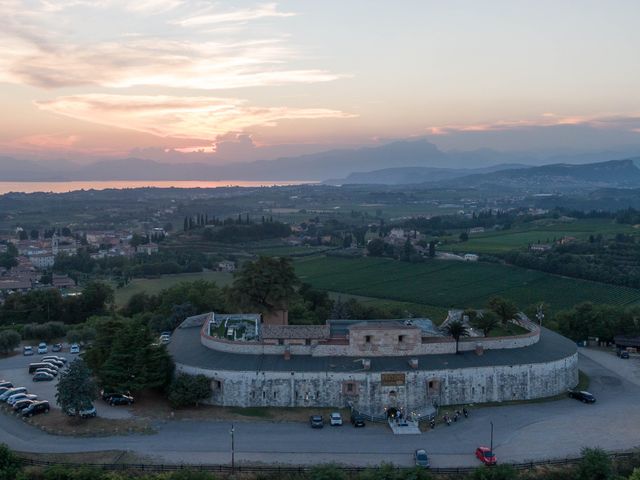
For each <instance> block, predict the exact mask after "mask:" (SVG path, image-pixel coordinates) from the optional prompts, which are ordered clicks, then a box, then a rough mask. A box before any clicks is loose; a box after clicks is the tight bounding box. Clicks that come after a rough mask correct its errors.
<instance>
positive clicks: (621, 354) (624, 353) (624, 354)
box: [620, 350, 629, 360]
mask: <svg viewBox="0 0 640 480" xmlns="http://www.w3.org/2000/svg"><path fill="white" fill-rule="evenodd" d="M620 358H624V359H625V360H626V359H628V358H629V352H627V351H626V350H623V351H622V352H620Z"/></svg>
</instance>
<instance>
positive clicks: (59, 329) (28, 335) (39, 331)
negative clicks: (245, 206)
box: [21, 322, 67, 342]
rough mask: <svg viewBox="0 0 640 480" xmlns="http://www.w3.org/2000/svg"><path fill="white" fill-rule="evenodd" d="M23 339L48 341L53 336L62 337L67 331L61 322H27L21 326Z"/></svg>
mask: <svg viewBox="0 0 640 480" xmlns="http://www.w3.org/2000/svg"><path fill="white" fill-rule="evenodd" d="M21 330H22V332H21V335H22V338H23V339H24V340H36V341H38V342H50V341H51V340H53V339H54V338H62V337H64V336H65V335H66V333H67V327H66V326H65V325H64V323H62V322H45V323H29V324H26V325H23V326H22V329H21Z"/></svg>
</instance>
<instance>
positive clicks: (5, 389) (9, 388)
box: [0, 385, 13, 395]
mask: <svg viewBox="0 0 640 480" xmlns="http://www.w3.org/2000/svg"><path fill="white" fill-rule="evenodd" d="M12 388H13V385H11V386H10V387H0V395H2V394H3V393H4V392H6V391H7V390H11V389H12Z"/></svg>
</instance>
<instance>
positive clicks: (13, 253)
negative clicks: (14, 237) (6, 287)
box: [0, 243, 18, 270]
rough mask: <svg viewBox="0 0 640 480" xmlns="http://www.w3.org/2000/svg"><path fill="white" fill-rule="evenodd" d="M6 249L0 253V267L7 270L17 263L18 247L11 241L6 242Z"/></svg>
mask: <svg viewBox="0 0 640 480" xmlns="http://www.w3.org/2000/svg"><path fill="white" fill-rule="evenodd" d="M6 246H7V251H6V252H2V253H0V267H3V268H6V269H7V270H9V269H11V268H13V267H15V266H16V265H18V249H17V248H16V246H15V245H14V244H13V243H7V244H6Z"/></svg>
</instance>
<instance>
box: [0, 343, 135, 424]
mask: <svg viewBox="0 0 640 480" xmlns="http://www.w3.org/2000/svg"><path fill="white" fill-rule="evenodd" d="M34 350H36V349H34ZM47 355H59V356H62V357H65V358H66V359H67V360H68V362H72V361H73V360H74V359H75V358H76V357H77V355H71V354H69V348H68V346H65V347H64V349H63V351H62V352H58V353H52V352H51V351H49V353H47V354H44V355H38V354H37V353H35V354H34V355H29V356H24V355H22V353H19V354H17V355H14V356H12V357H8V358H3V359H1V360H0V380H7V381H9V382H11V383H13V385H14V386H15V387H26V388H27V390H28V391H29V393H34V394H36V395H38V399H39V400H48V401H49V403H50V405H51V408H60V407H59V406H58V405H57V404H56V384H57V383H58V377H55V378H54V379H53V380H52V381H50V382H34V381H33V380H32V376H33V375H31V374H30V373H29V364H30V363H35V362H39V361H40V360H41V359H42V357H45V356H47ZM58 376H59V375H58ZM94 405H95V407H96V410H97V413H98V416H100V417H104V418H130V417H131V416H132V415H131V412H130V411H129V409H128V408H127V407H124V406H118V407H112V406H110V405H107V404H106V403H105V402H103V401H102V400H100V399H98V400H96V401H95V402H94Z"/></svg>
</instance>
